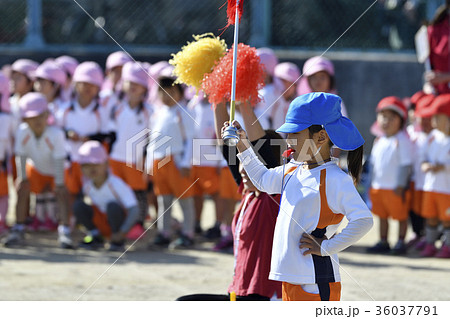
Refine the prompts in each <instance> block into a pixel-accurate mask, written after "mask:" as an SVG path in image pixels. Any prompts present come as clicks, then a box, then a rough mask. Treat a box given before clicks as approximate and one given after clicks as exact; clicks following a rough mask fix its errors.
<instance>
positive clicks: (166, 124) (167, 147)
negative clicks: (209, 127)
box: [147, 105, 197, 168]
mask: <svg viewBox="0 0 450 319" xmlns="http://www.w3.org/2000/svg"><path fill="white" fill-rule="evenodd" d="M194 125H197V124H196V123H195V122H194V120H193V119H192V117H191V116H190V114H188V113H187V111H186V109H181V108H180V106H178V105H175V106H172V107H169V106H167V105H162V106H160V107H159V108H157V109H156V110H155V113H154V114H153V116H152V119H151V121H150V127H151V132H150V137H149V145H148V147H147V167H152V165H153V161H154V160H160V159H163V158H165V157H167V156H173V157H174V159H175V164H176V165H177V167H179V168H190V167H191V165H192V140H193V138H194V130H193V126H194Z"/></svg>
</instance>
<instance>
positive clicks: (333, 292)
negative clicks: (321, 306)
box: [281, 282, 341, 301]
mask: <svg viewBox="0 0 450 319" xmlns="http://www.w3.org/2000/svg"><path fill="white" fill-rule="evenodd" d="M329 285H330V298H329V299H328V300H327V301H339V300H341V283H340V282H330V283H329ZM281 289H282V291H281V292H282V294H283V301H325V300H322V299H321V298H320V294H312V293H309V292H306V291H304V290H303V288H302V286H300V285H293V284H290V283H287V282H283V284H282V286H281Z"/></svg>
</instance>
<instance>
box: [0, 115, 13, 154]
mask: <svg viewBox="0 0 450 319" xmlns="http://www.w3.org/2000/svg"><path fill="white" fill-rule="evenodd" d="M13 139H14V118H13V116H12V115H10V114H7V113H0V161H4V160H6V159H7V156H8V155H12V142H13Z"/></svg>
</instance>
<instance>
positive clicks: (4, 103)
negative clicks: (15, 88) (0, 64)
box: [0, 72, 10, 112]
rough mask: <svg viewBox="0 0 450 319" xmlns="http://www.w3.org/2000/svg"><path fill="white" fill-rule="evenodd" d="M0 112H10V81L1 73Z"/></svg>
mask: <svg viewBox="0 0 450 319" xmlns="http://www.w3.org/2000/svg"><path fill="white" fill-rule="evenodd" d="M0 94H1V99H0V111H3V112H9V111H10V107H9V79H8V78H7V77H6V76H5V75H4V74H3V73H2V72H0Z"/></svg>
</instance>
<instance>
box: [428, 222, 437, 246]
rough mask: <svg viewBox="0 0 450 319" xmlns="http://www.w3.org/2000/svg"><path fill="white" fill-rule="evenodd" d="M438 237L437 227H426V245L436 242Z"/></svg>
mask: <svg viewBox="0 0 450 319" xmlns="http://www.w3.org/2000/svg"><path fill="white" fill-rule="evenodd" d="M438 236H439V231H438V229H437V227H431V226H428V225H427V226H426V227H425V238H426V240H427V244H433V245H434V243H435V242H436V240H437V239H438Z"/></svg>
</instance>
